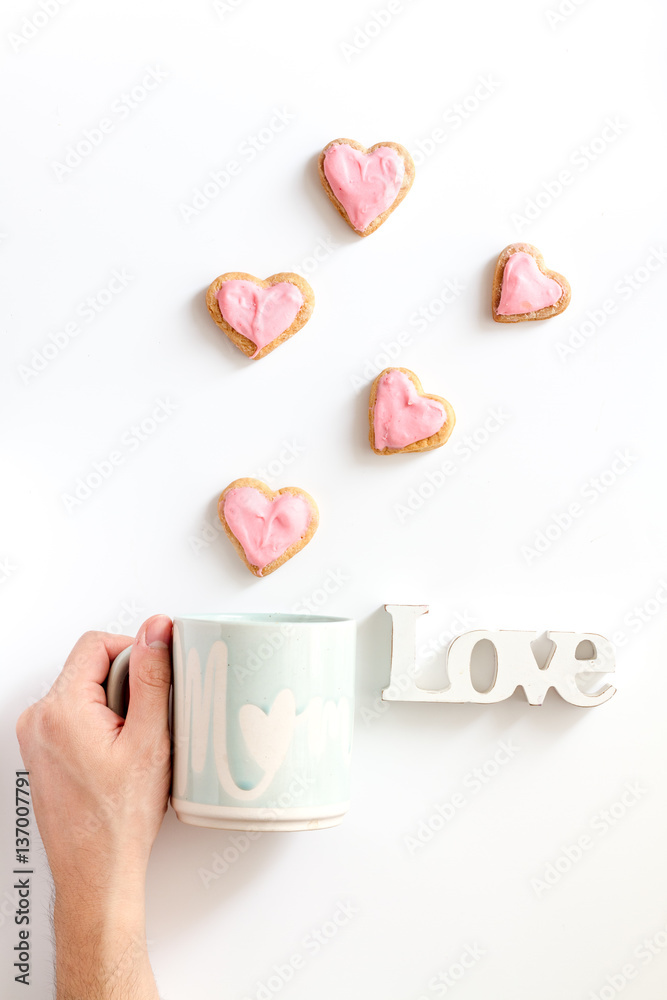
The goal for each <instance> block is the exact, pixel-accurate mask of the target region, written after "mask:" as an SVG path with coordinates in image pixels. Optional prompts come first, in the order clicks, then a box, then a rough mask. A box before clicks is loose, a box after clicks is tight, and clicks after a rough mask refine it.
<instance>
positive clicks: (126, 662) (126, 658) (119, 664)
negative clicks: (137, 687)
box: [106, 646, 132, 719]
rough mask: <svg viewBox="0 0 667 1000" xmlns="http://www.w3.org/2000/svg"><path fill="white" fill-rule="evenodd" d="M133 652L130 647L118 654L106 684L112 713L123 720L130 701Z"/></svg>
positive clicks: (108, 702)
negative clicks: (129, 685) (129, 682)
mask: <svg viewBox="0 0 667 1000" xmlns="http://www.w3.org/2000/svg"><path fill="white" fill-rule="evenodd" d="M131 652H132V646H128V647H127V649H124V650H123V651H122V653H119V654H118V656H117V657H116V659H115V660H114V661H113V663H112V664H111V666H110V667H109V675H108V677H107V682H106V689H107V705H108V706H109V708H110V709H111V711H112V712H115V713H116V715H120V716H121V718H123V719H124V718H125V716H126V715H127V705H128V701H129V688H128V685H127V676H128V674H129V672H130V653H131Z"/></svg>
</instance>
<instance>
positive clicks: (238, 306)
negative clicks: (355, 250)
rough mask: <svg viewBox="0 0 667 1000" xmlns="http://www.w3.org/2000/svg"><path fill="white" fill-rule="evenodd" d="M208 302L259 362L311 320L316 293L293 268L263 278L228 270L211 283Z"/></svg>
mask: <svg viewBox="0 0 667 1000" xmlns="http://www.w3.org/2000/svg"><path fill="white" fill-rule="evenodd" d="M206 305H207V307H208V311H209V312H210V314H211V316H212V317H213V319H214V320H215V322H216V323H217V324H218V326H219V327H220V329H221V330H223V331H224V332H225V333H226V334H227V336H228V337H229V339H230V340H231V341H232V343H233V344H236V346H237V347H238V348H239V349H240V350H241V351H243V353H244V354H246V355H247V356H248V357H249V358H253V359H254V360H257V361H258V360H259V359H260V358H264V357H266V355H267V354H270V353H271V351H273V350H275V348H276V347H278V346H279V345H280V344H283V343H284V342H285V341H286V340H288V339H289V338H290V337H292V336H293V335H294V334H295V333H296V332H297V330H300V329H301V327H302V326H303V325H304V324H305V323H307V322H308V320H309V319H310V316H311V314H312V311H313V307H314V305H315V296H314V295H313V290H312V288H311V287H310V285H309V284H308V282H307V281H306V280H305V278H302V277H301V275H299V274H294V273H293V272H292V271H284V272H281V273H280V274H272V275H271V277H270V278H266V279H264V280H262V279H261V278H255V276H254V275H252V274H245V273H244V272H243V271H229V272H228V273H227V274H221V275H220V277H219V278H216V279H215V281H212V282H211V284H210V285H209V287H208V289H207V292H206Z"/></svg>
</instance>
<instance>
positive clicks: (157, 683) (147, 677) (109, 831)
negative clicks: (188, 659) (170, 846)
mask: <svg viewBox="0 0 667 1000" xmlns="http://www.w3.org/2000/svg"><path fill="white" fill-rule="evenodd" d="M171 629H172V623H171V621H170V619H169V618H167V617H166V616H165V615H158V616H155V617H153V618H150V619H149V620H148V621H147V622H145V623H144V625H142V627H141V628H140V630H139V632H138V635H137V638H136V640H135V641H134V644H133V648H132V653H131V656H130V671H129V681H130V692H131V695H130V705H129V708H128V712H127V718H126V719H122V718H121V717H120V716H118V715H116V714H115V712H112V711H111V710H110V709H109V708H108V707H107V704H106V696H105V693H104V689H103V687H102V683H103V682H104V680H105V679H106V677H107V674H108V672H109V666H110V662H111V660H112V659H113V658H114V657H115V656H117V655H118V653H120V652H121V650H122V649H124V648H125V647H126V646H128V645H130V644H131V643H132V640H131V639H129V638H128V637H127V636H118V635H111V634H108V633H105V632H87V633H86V634H85V635H84V636H82V638H81V639H79V641H78V642H77V644H76V646H75V647H74V649H73V650H72V652H71V653H70V655H69V657H68V658H67V661H66V663H65V666H64V668H63V671H62V673H61V674H60V675H59V677H58V678H57V679H56V681H55V683H54V685H53V687H52V688H51V690H50V691H49V693H48V694H47V695H46V696H45V697H44V698H42V699H41V701H38V702H36V703H35V704H34V705H31V706H30V708H28V709H26V710H25V711H24V712H23V714H22V715H21V717H20V718H19V720H18V723H17V727H16V731H17V736H18V739H19V744H20V747H21V754H22V757H23V760H24V762H25V766H26V768H27V769H28V771H29V772H30V788H31V794H32V802H33V808H34V812H35V819H36V821H37V825H38V827H39V831H40V834H41V837H42V841H43V843H44V847H45V849H46V853H47V856H48V859H49V864H50V867H51V872H52V874H53V880H54V885H55V889H56V905H55V914H54V919H55V923H56V944H57V949H58V951H59V954H58V969H59V977H58V978H59V983H60V979H61V976H60V971H61V965H62V959H63V955H62V954H61V952H62V950H63V949H61V948H60V942H59V941H58V937H59V931H61V932H62V934H61V937H63V936H64V937H65V939H66V946H65V948H64V951H66V952H71V951H72V948H73V945H74V942H73V938H72V936H73V935H74V936H75V937H76V938H77V945H76V948H75V949H74V950H75V951H77V952H78V953H79V955H80V948H81V945H82V942H81V941H79V940H78V938H79V936H80V934H81V933H82V932H83V931H84V928H86V932H85V933H86V936H87V939H88V940H91V926H94V927H95V928H96V929H97V931H96V934H97V937H98V941H97V946H98V949H99V948H102V951H103V952H104V949H105V948H106V947H107V946H108V947H109V951H110V954H109V956H108V960H109V961H110V962H111V963H112V964H113V963H114V961H115V955H116V954H117V953H118V947H120V948H122V949H124V953H126V952H127V948H128V947H130V948H131V951H132V953H133V954H135V953H136V956H135V957H136V958H137V960H138V961H139V964H140V965H141V964H142V962H143V961H144V959H145V962H146V963H147V958H145V937H144V930H143V927H144V886H145V875H146V867H147V863H148V857H149V854H150V851H151V847H152V845H153V842H154V840H155V837H156V835H157V832H158V830H159V828H160V824H161V823H162V819H163V816H164V813H165V810H166V808H167V799H168V795H169V785H170V777H171V753H170V737H169V726H168V705H169V687H170V681H171V666H170V658H169V643H170V639H171ZM92 936H93V937H95V934H93V935H92ZM128 942H130V943H129V944H128ZM66 957H67V956H65V958H66ZM132 964H133V963H132ZM149 969H150V967H149ZM150 978H151V981H152V975H151V977H150ZM116 985H118V983H117V984H116ZM135 985H136V983H135ZM101 995H102V996H106V994H101ZM109 995H110V996H111V995H113V996H115V995H116V994H111V993H110V994H109ZM118 995H119V996H124V994H123V993H118ZM143 995H144V994H142V993H139V992H135V993H134V994H133V996H135V997H137V996H143ZM145 995H146V996H153V995H156V994H154V993H151V992H147V993H145Z"/></svg>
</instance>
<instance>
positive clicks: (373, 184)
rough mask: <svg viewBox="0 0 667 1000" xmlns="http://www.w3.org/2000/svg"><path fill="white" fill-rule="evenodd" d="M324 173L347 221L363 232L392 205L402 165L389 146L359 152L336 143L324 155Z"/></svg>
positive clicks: (400, 182)
mask: <svg viewBox="0 0 667 1000" xmlns="http://www.w3.org/2000/svg"><path fill="white" fill-rule="evenodd" d="M324 173H325V176H326V179H327V180H328V181H329V184H330V185H331V190H332V191H333V193H334V194H335V196H336V198H338V201H339V202H340V203H341V205H342V206H343V208H344V209H345V211H346V212H347V215H348V218H349V220H350V222H351V223H352V225H353V226H354V228H355V229H357V230H359V231H360V232H363V230H364V229H366V227H367V226H368V225H370V223H371V222H372V221H373V219H376V218H377V217H378V215H381V214H382V212H384V211H385V210H386V209H388V208H389V207H390V206H391V205H393V203H394V201H395V200H396V195H397V194H398V192H399V191H400V189H401V184H402V183H403V176H404V174H405V163H404V162H403V157H402V156H399V155H398V153H397V152H396V150H395V149H393V148H392V147H391V146H378V148H377V149H374V150H373V152H372V153H362V152H361V150H359V149H355V148H354V146H348V144H347V143H345V142H339V143H338V144H337V145H335V146H330V147H329V149H328V150H327V151H326V153H325V154H324Z"/></svg>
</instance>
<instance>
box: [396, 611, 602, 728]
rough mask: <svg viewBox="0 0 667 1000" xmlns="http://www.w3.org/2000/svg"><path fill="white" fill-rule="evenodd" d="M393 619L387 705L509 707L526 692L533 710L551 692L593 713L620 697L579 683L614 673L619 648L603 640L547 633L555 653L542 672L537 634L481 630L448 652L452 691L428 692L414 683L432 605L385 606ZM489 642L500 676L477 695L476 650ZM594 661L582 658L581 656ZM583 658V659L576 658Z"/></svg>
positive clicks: (590, 635)
mask: <svg viewBox="0 0 667 1000" xmlns="http://www.w3.org/2000/svg"><path fill="white" fill-rule="evenodd" d="M385 609H386V610H387V611H388V612H389V614H390V615H391V617H392V642H391V670H390V674H389V687H387V688H385V689H384V691H383V692H382V699H383V701H443V702H450V703H455V704H461V703H463V702H477V703H479V704H481V705H489V704H492V703H494V702H498V701H504V700H505V698H509V697H510V695H512V694H514V692H515V691H516V689H517V688H518V687H521V688H523V690H524V693H525V695H526V698H527V699H528V702H529V704H531V705H541V704H542V702H543V701H544V698H545V695H546V693H547V691H548V690H549V688H552V687H553V688H555V689H556V691H558V694H559V695H560V696H561V698H563V699H564V700H565V701H568V702H569V703H570V704H571V705H578V706H580V707H581V708H589V707H592V706H594V705H601V704H602V703H603V702H605V701H609V699H610V698H611V697H612V695H614V694H615V693H616V688H615V687H613V686H612V685H611V684H607V686H606V687H603V688H602V689H601V690H600V691H596V692H595V693H594V694H589V693H586V692H585V691H583V690H582V689H581V687H580V686H579V684H578V683H577V679H578V678H579V680H581V681H584V680H587V679H588V678H590V676H591V675H592V674H610V673H613V672H614V668H615V663H616V659H615V656H614V647H613V646H612V644H611V642H609V640H608V639H605V638H604V636H601V635H595V634H593V633H588V632H547V633H546V636H547V639H548V640H550V642H551V645H552V648H551V653H550V655H549V657H548V659H547V662H546V664H545V665H544V666H540V665H539V664H538V662H537V660H536V658H535V654H534V653H533V647H532V643H533V642H534V641H535V640H536V639H537V638H538V635H537V633H535V632H512V631H509V630H500V631H496V632H490V631H487V630H485V629H476V630H475V631H473V632H464V633H463V634H462V635H458V636H457V637H456V638H455V639H454V640H453V642H452V643H451V645H450V646H449V649H448V650H447V676H448V678H449V687H447V688H444V689H443V690H441V691H429V690H427V689H426V688H420V687H418V686H417V684H416V683H415V678H414V673H415V662H416V654H417V651H416V624H417V619H418V618H420V617H421V615H425V614H427V613H428V605H427V604H385ZM484 640H488V642H490V643H491V644H492V645H493V648H494V650H495V675H494V677H493V678H492V680H491V684H490V685H489V686H488V687H487V688H486V689H485V690H482V691H480V690H478V689H477V688H476V687H475V685H474V683H473V678H472V671H471V661H472V656H473V650H474V649H475V647H476V646H477V644H478V643H479V642H482V641H484ZM591 647H592V654H593V655H592V656H588V655H582V651H583V650H585V651H586V652H589V651H590V650H591ZM578 652H579V655H577V653H578Z"/></svg>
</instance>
